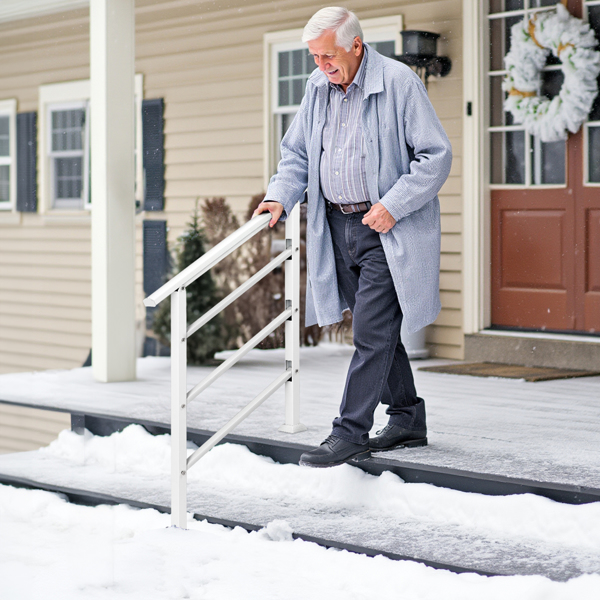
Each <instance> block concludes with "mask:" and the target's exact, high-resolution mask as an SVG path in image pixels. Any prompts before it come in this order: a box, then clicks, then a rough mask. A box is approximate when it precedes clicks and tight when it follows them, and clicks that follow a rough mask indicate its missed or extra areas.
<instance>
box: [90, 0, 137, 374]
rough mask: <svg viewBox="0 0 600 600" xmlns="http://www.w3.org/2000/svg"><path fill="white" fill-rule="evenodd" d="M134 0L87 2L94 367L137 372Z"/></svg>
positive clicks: (100, 370)
mask: <svg viewBox="0 0 600 600" xmlns="http://www.w3.org/2000/svg"><path fill="white" fill-rule="evenodd" d="M134 9H135V0H90V87H91V94H90V95H91V99H90V124H91V194H92V196H91V197H92V367H93V373H94V377H95V379H96V380H98V381H103V382H108V381H130V380H134V379H135V376H136V371H135V366H136V365H135V359H136V351H135V347H136V345H135V196H134V193H135V192H134V181H135V171H134V75H135V36H134V32H135V17H134Z"/></svg>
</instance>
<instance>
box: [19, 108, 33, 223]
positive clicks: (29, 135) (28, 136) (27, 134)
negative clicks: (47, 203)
mask: <svg viewBox="0 0 600 600" xmlns="http://www.w3.org/2000/svg"><path fill="white" fill-rule="evenodd" d="M36 167H37V113H35V112H28V113H19V114H18V115H17V210H18V211H20V212H36V211H37V168H36Z"/></svg>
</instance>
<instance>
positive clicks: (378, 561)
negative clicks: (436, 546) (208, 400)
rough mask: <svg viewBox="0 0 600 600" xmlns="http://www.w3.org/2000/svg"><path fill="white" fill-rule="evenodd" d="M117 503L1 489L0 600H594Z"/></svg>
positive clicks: (568, 587) (593, 589) (577, 587)
mask: <svg viewBox="0 0 600 600" xmlns="http://www.w3.org/2000/svg"><path fill="white" fill-rule="evenodd" d="M168 524H169V516H168V515H163V514H160V513H158V512H156V511H153V510H134V509H131V508H128V507H126V506H112V507H109V506H99V507H96V508H91V507H85V506H76V505H71V504H68V503H67V502H65V501H64V500H63V499H62V498H60V497H59V496H58V495H56V494H50V493H47V492H41V491H31V490H22V489H14V488H11V487H7V486H0V539H1V540H2V544H0V581H1V582H2V584H1V591H2V594H1V596H2V598H6V599H7V600H8V599H10V600H34V599H35V600H37V599H39V598H47V599H49V600H54V599H60V600H81V598H90V599H93V600H116V599H125V598H127V599H128V600H167V599H173V600H175V599H177V600H181V599H184V598H187V599H192V600H195V599H198V600H200V599H203V600H207V599H218V600H242V599H243V600H253V599H260V600H271V599H281V600H294V599H301V600H307V599H311V598H327V599H328V600H337V599H340V600H352V599H361V600H362V599H364V598H368V597H373V595H375V594H376V595H377V596H378V597H382V598H401V597H403V598H411V599H413V600H421V599H423V600H425V599H428V600H434V599H435V600H439V599H440V598H444V600H454V599H455V600H471V599H472V600H479V599H481V598H486V600H496V599H497V600H505V599H506V598H507V597H512V598H521V599H524V598H527V599H533V598H544V600H571V599H572V598H587V599H594V598H599V597H600V595H599V592H598V590H599V589H600V577H598V576H596V575H593V576H583V577H579V578H577V579H572V580H570V581H568V582H567V583H556V582H551V581H549V580H547V579H544V578H542V577H537V576H536V577H496V578H485V577H481V576H478V575H473V574H463V575H456V574H453V573H449V572H446V571H435V570H433V569H431V568H429V567H425V566H423V565H420V564H417V563H411V562H394V561H391V560H388V559H386V558H383V557H376V558H368V557H365V556H361V555H354V554H350V553H348V552H340V551H336V550H326V549H324V548H321V547H319V546H316V545H314V544H310V543H307V542H302V541H299V540H296V541H291V539H290V532H289V528H287V527H286V525H285V523H275V522H274V523H272V524H270V525H269V527H267V528H266V529H265V530H262V531H260V532H256V533H247V532H245V531H243V530H241V529H239V528H238V529H234V530H227V529H225V528H223V527H220V526H218V525H209V524H207V523H198V522H194V521H190V523H189V527H190V529H189V530H188V531H182V530H178V529H173V528H169V527H168Z"/></svg>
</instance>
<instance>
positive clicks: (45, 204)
mask: <svg viewBox="0 0 600 600" xmlns="http://www.w3.org/2000/svg"><path fill="white" fill-rule="evenodd" d="M143 88H144V80H143V75H141V74H136V76H135V82H134V91H135V107H136V115H135V119H136V139H135V149H136V165H135V174H136V200H137V199H143V189H144V185H143V173H144V170H143V152H142V99H143ZM89 100H90V80H89V79H82V80H79V81H68V82H65V83H52V84H48V85H42V86H40V88H39V110H38V146H37V147H38V157H37V158H38V205H39V212H40V213H42V214H49V213H52V214H57V215H64V216H70V215H85V214H86V213H87V212H89V210H90V208H91V204H90V202H89V201H84V205H83V207H82V208H80V209H73V210H70V209H64V208H54V207H53V206H52V190H51V185H52V180H51V179H52V178H51V169H50V156H49V152H48V150H49V148H50V140H49V135H48V134H49V125H50V121H49V116H50V108H51V107H52V109H53V110H55V109H56V107H57V106H60V105H64V106H68V105H69V104H70V105H71V106H74V105H75V104H76V103H86V104H89ZM88 110H89V109H88ZM92 110H93V108H92ZM88 117H89V112H88ZM86 128H87V130H88V139H89V118H88V119H86ZM84 160H85V163H86V166H85V168H84V177H85V181H84V199H85V198H89V193H88V192H87V190H88V189H89V183H88V182H89V177H88V176H86V173H87V172H88V170H89V165H88V164H87V163H88V162H89V154H88V153H85V155H84ZM138 196H139V197H140V198H138Z"/></svg>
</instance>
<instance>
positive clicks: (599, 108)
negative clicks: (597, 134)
mask: <svg viewBox="0 0 600 600" xmlns="http://www.w3.org/2000/svg"><path fill="white" fill-rule="evenodd" d="M588 22H589V24H590V27H591V28H592V29H593V30H594V32H595V33H596V40H599V41H600V5H595V6H588ZM599 46H600V44H599V45H598V46H596V49H598V47H599ZM598 82H599V84H600V77H598ZM589 120H590V121H600V94H598V96H596V99H595V100H594V105H593V106H592V111H591V113H590V116H589Z"/></svg>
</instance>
